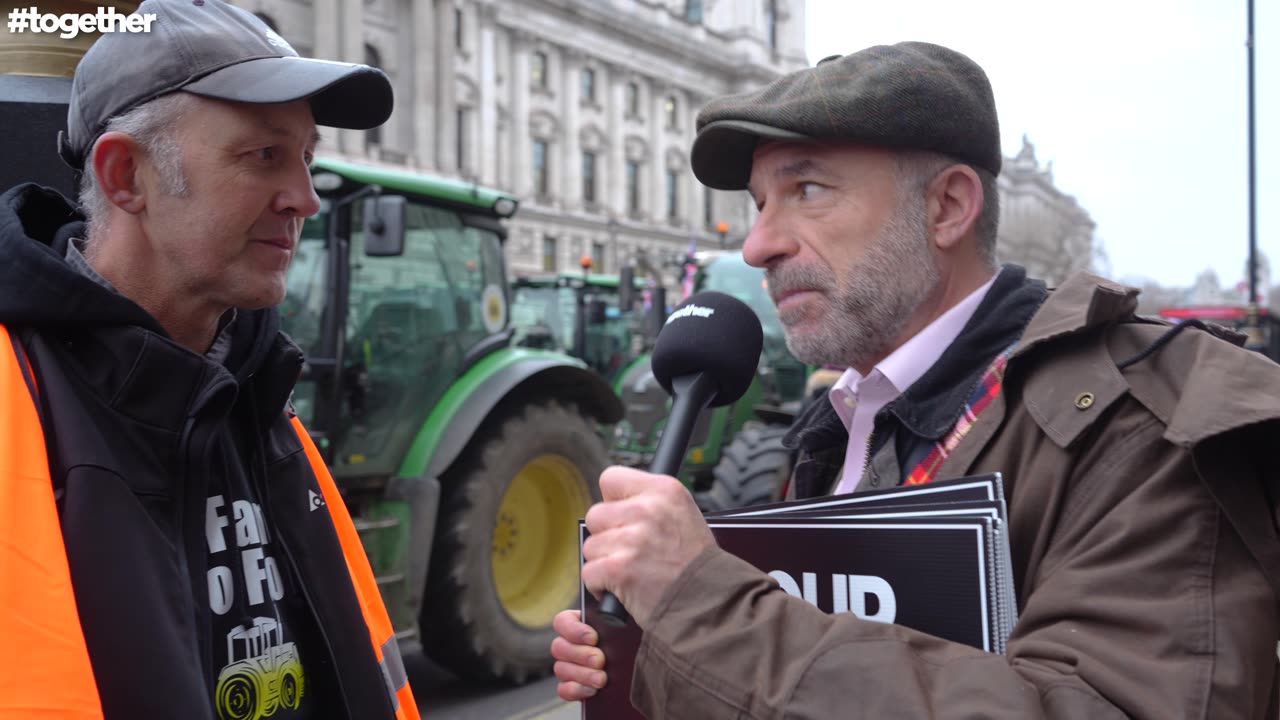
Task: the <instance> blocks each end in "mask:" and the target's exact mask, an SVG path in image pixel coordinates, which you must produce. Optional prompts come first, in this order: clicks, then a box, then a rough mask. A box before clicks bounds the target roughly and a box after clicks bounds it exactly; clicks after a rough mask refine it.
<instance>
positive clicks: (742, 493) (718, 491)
mask: <svg viewBox="0 0 1280 720" xmlns="http://www.w3.org/2000/svg"><path fill="white" fill-rule="evenodd" d="M786 434H787V428H786V427H785V426H782V425H763V426H751V425H748V426H746V427H744V428H743V429H742V430H741V431H739V432H738V434H737V435H735V436H734V438H733V441H732V442H730V443H729V447H727V448H725V451H724V456H723V457H722V458H721V459H720V462H719V464H717V465H716V467H715V470H713V471H712V481H711V487H710V488H708V489H707V490H706V491H704V492H700V493H697V495H696V496H695V499H696V500H697V503H698V507H699V508H700V509H701V510H702V511H703V512H713V511H717V510H731V509H733V508H740V507H746V506H748V505H763V504H765V503H771V502H776V501H778V500H779V499H780V498H779V497H778V495H779V491H780V490H781V488H782V485H783V483H784V482H786V480H787V478H788V477H789V476H790V475H791V451H790V450H788V449H787V448H785V447H783V446H782V436H784V435H786Z"/></svg>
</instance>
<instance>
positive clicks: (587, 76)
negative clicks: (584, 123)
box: [582, 68, 596, 102]
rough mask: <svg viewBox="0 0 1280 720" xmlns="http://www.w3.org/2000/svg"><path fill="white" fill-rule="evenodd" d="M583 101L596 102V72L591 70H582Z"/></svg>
mask: <svg viewBox="0 0 1280 720" xmlns="http://www.w3.org/2000/svg"><path fill="white" fill-rule="evenodd" d="M582 99H583V100H590V101H591V102H595V100H596V71H595V70H592V69H591V68H582Z"/></svg>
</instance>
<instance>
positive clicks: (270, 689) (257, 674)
mask: <svg viewBox="0 0 1280 720" xmlns="http://www.w3.org/2000/svg"><path fill="white" fill-rule="evenodd" d="M282 640H283V636H282V635H281V631H280V624H279V623H277V622H276V621H275V620H273V619H271V618H265V617H260V618H254V621H253V626H252V627H238V628H236V629H235V630H232V631H231V632H230V633H227V659H228V661H229V664H228V665H227V666H226V667H224V668H222V672H220V673H218V687H217V689H216V690H215V692H214V699H215V702H216V704H217V708H218V715H219V717H221V718H222V720H259V718H264V717H270V716H271V715H274V714H275V713H276V710H278V709H280V708H281V707H284V708H287V709H289V710H293V709H296V708H297V707H298V705H299V704H300V703H301V702H302V694H303V692H304V690H305V678H304V676H303V672H302V661H301V660H299V659H298V651H297V648H296V647H295V646H294V644H293V643H291V642H281V641H282Z"/></svg>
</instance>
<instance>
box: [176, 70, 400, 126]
mask: <svg viewBox="0 0 1280 720" xmlns="http://www.w3.org/2000/svg"><path fill="white" fill-rule="evenodd" d="M181 89H182V90H186V91H187V92H191V93H195V94H196V95H204V96H206V97H212V98H219V99H221V100H233V101H236V102H246V103H282V102H293V101H295V100H303V99H310V100H311V112H312V114H313V115H314V116H315V121H316V124H317V125H324V126H326V127H336V128H350V129H353V130H368V129H369V128H374V127H377V126H379V125H381V124H382V123H384V122H386V121H387V118H389V117H391V109H392V107H393V106H394V103H395V100H394V96H393V93H392V90H391V81H390V80H389V79H388V78H387V76H386V74H385V73H383V72H382V71H381V70H379V69H377V68H374V67H370V66H368V65H355V64H352V63H342V62H332V61H329V60H316V59H314V58H302V57H271V58H257V59H254V60H246V61H245V62H242V63H236V64H235V65H228V66H227V67H224V68H222V69H220V70H217V71H215V72H212V73H210V74H208V75H206V76H204V77H202V78H200V79H199V80H196V81H194V82H190V83H187V84H186V85H184V86H183V87H182V88H181Z"/></svg>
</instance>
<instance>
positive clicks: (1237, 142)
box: [806, 0, 1280, 286]
mask: <svg viewBox="0 0 1280 720" xmlns="http://www.w3.org/2000/svg"><path fill="white" fill-rule="evenodd" d="M1254 13H1255V14H1254V22H1255V36H1256V40H1255V62H1256V65H1255V73H1256V84H1255V88H1256V90H1255V92H1256V102H1257V114H1256V119H1257V168H1258V186H1257V193H1258V194H1257V197H1258V247H1259V249H1260V250H1261V251H1262V252H1263V253H1265V254H1266V255H1267V256H1268V257H1269V258H1270V259H1271V260H1272V262H1273V263H1274V264H1275V267H1276V270H1275V271H1273V273H1272V283H1280V208H1277V207H1276V203H1275V200H1276V196H1277V193H1280V166H1278V165H1277V161H1278V160H1280V137H1277V133H1276V128H1277V127H1280V2H1276V1H1275V0H1255V10H1254ZM1246 17H1247V13H1246V0H1069V1H1068V2H1061V1H1059V2H1053V3H1039V2H1026V0H973V1H971V2H955V0H895V1H894V2H872V1H870V0H807V2H806V40H807V50H808V56H809V62H810V63H811V64H812V63H813V62H816V61H817V60H820V59H821V58H823V57H826V56H827V55H833V54H837V53H841V54H843V53H848V52H852V51H854V50H857V49H860V48H864V47H868V46H871V45H877V44H882V43H893V42H898V41H902V40H925V41H929V42H935V43H938V44H941V45H946V46H948V47H951V48H954V49H956V50H959V51H961V52H963V53H965V54H966V55H968V56H969V57H971V58H973V59H974V60H976V61H977V62H978V64H980V65H982V66H983V68H984V69H985V70H986V71H987V74H988V76H989V77H990V78H991V83H992V86H993V88H994V91H995V98H996V106H997V110H998V112H999V114H1000V131H1001V141H1002V145H1003V147H1004V152H1005V155H1006V156H1012V155H1013V154H1015V153H1016V152H1017V151H1018V149H1019V148H1020V147H1021V144H1022V135H1023V134H1024V133H1025V134H1026V135H1027V136H1028V137H1029V138H1030V139H1031V142H1032V143H1033V144H1034V145H1035V148H1036V154H1037V156H1038V158H1039V160H1040V161H1041V163H1045V162H1047V161H1053V174H1054V179H1055V182H1056V184H1057V186H1058V187H1059V188H1060V189H1061V190H1063V191H1064V192H1066V193H1069V194H1071V195H1074V196H1075V197H1076V198H1077V200H1078V201H1079V202H1080V204H1081V205H1082V206H1083V207H1084V208H1085V209H1086V210H1087V211H1088V212H1089V213H1090V214H1091V215H1092V216H1093V219H1094V221H1095V222H1096V223H1097V230H1096V233H1095V238H1096V240H1099V241H1101V242H1102V244H1103V246H1104V247H1105V249H1106V251H1107V254H1108V255H1109V256H1110V260H1111V265H1112V271H1111V276H1112V277H1115V278H1122V279H1123V278H1128V279H1133V278H1137V277H1148V278H1152V279H1154V280H1157V281H1158V282H1160V283H1162V284H1165V285H1179V286H1187V285H1191V284H1192V282H1193V281H1194V280H1195V277H1196V275H1197V274H1198V273H1199V272H1200V271H1201V270H1203V269H1205V268H1209V267H1211V268H1213V269H1214V270H1216V271H1217V273H1218V277H1219V279H1220V280H1221V281H1222V283H1223V285H1226V286H1229V285H1232V284H1234V283H1235V282H1236V281H1238V280H1240V279H1242V278H1243V277H1244V266H1245V261H1246V257H1247V255H1248V242H1249V241H1248V238H1249V234H1248V233H1249V230H1248V228H1249V225H1248V136H1247V131H1248V125H1247V116H1248V115H1247V94H1246V93H1247V87H1248V83H1247V57H1248V55H1247V51H1246V48H1245V37H1246V30H1247V25H1246Z"/></svg>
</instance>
